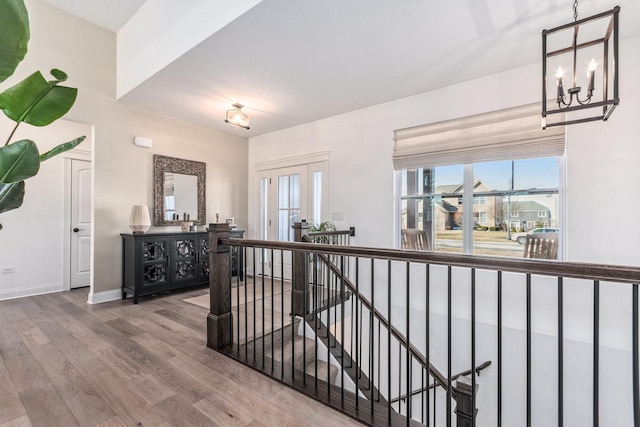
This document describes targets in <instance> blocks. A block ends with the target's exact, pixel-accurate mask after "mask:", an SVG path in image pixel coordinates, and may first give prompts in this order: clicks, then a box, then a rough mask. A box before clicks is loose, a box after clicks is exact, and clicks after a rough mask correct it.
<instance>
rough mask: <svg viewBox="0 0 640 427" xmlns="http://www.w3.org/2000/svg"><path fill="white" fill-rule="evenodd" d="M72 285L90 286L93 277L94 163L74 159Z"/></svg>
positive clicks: (71, 247) (72, 162)
mask: <svg viewBox="0 0 640 427" xmlns="http://www.w3.org/2000/svg"><path fill="white" fill-rule="evenodd" d="M70 203H71V209H70V210H71V218H70V220H71V224H70V231H71V237H70V240H71V241H70V249H71V256H70V261H71V266H70V270H71V272H70V285H71V288H80V287H83V286H89V284H90V276H91V162H89V161H86V160H78V159H72V160H71V200H70Z"/></svg>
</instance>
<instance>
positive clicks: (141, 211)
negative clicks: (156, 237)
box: [129, 205, 151, 234]
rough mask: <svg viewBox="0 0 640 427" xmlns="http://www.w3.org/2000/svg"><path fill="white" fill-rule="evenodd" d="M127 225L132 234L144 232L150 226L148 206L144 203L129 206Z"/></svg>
mask: <svg viewBox="0 0 640 427" xmlns="http://www.w3.org/2000/svg"><path fill="white" fill-rule="evenodd" d="M129 227H131V230H132V231H133V234H144V233H146V232H147V230H148V229H149V228H150V227H151V219H150V218H149V208H148V207H147V206H145V205H135V206H133V207H132V208H131V216H130V217H129Z"/></svg>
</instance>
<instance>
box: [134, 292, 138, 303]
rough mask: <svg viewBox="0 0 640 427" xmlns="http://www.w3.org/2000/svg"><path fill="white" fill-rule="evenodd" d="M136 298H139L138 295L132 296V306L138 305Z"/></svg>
mask: <svg viewBox="0 0 640 427" xmlns="http://www.w3.org/2000/svg"><path fill="white" fill-rule="evenodd" d="M138 298H139V297H138V295H136V294H133V303H134V304H137V303H138Z"/></svg>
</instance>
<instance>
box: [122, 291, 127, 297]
mask: <svg viewBox="0 0 640 427" xmlns="http://www.w3.org/2000/svg"><path fill="white" fill-rule="evenodd" d="M122 299H127V291H125V290H124V289H123V290H122Z"/></svg>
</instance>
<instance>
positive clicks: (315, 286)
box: [312, 252, 320, 390]
mask: <svg viewBox="0 0 640 427" xmlns="http://www.w3.org/2000/svg"><path fill="white" fill-rule="evenodd" d="M317 265H318V254H317V252H314V253H313V297H312V298H313V335H314V339H315V346H314V348H315V351H314V353H313V354H314V358H315V360H316V361H315V366H314V368H313V369H314V378H315V380H314V385H315V388H316V390H317V389H318V315H319V314H320V313H319V312H318V268H317Z"/></svg>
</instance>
